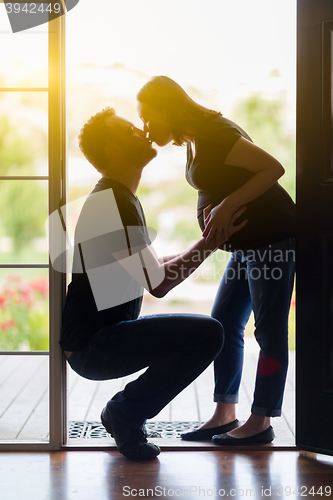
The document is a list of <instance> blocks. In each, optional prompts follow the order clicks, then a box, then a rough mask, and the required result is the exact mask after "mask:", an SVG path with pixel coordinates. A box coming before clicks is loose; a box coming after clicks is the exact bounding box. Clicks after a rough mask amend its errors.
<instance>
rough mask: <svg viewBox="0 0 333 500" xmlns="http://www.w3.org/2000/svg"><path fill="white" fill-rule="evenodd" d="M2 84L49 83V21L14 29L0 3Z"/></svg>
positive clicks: (29, 84) (42, 85) (46, 84)
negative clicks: (15, 31)
mask: <svg viewBox="0 0 333 500" xmlns="http://www.w3.org/2000/svg"><path fill="white" fill-rule="evenodd" d="M0 47H1V50H0V88H1V87H47V86H48V34H47V28H46V25H45V26H44V25H41V26H37V27H36V28H33V29H29V30H25V31H22V32H19V33H13V32H12V30H11V26H10V23H9V19H8V16H7V13H6V9H5V6H4V4H2V3H1V4H0Z"/></svg>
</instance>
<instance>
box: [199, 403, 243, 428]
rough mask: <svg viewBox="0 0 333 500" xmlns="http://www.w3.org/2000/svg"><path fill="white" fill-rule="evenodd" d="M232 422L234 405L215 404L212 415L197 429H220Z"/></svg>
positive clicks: (234, 417)
mask: <svg viewBox="0 0 333 500" xmlns="http://www.w3.org/2000/svg"><path fill="white" fill-rule="evenodd" d="M234 421H236V405H235V404H231V403H216V407H215V412H214V415H213V416H212V418H210V419H209V420H207V422H205V423H204V424H203V425H202V426H201V427H199V429H200V430H201V429H211V428H212V427H220V426H221V425H227V424H230V423H231V422H234ZM237 422H238V420H237ZM235 427H236V426H235ZM226 432H227V431H226Z"/></svg>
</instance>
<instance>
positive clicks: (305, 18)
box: [296, 0, 333, 454]
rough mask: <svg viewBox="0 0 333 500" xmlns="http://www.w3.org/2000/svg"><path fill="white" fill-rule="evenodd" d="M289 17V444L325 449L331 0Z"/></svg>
mask: <svg viewBox="0 0 333 500" xmlns="http://www.w3.org/2000/svg"><path fill="white" fill-rule="evenodd" d="M297 15H298V49H297V50H298V73H297V79H298V83H297V92H298V101H297V106H298V111H297V205H298V228H299V235H298V238H297V285H296V287H297V293H296V296H297V316H296V321H297V344H296V360H297V370H296V394H297V395H296V444H297V446H298V447H299V448H302V449H305V450H310V451H314V452H318V453H327V454H333V432H332V421H333V136H332V132H333V2H332V0H316V1H313V0H298V14H297Z"/></svg>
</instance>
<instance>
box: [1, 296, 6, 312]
mask: <svg viewBox="0 0 333 500" xmlns="http://www.w3.org/2000/svg"><path fill="white" fill-rule="evenodd" d="M5 302H6V297H5V296H4V295H0V309H4V303H5Z"/></svg>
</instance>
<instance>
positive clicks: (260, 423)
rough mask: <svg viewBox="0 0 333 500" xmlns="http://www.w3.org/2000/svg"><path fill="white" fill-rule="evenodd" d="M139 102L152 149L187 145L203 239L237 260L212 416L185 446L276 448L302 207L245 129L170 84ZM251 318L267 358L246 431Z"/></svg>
mask: <svg viewBox="0 0 333 500" xmlns="http://www.w3.org/2000/svg"><path fill="white" fill-rule="evenodd" d="M137 99H138V113H139V115H140V118H141V119H142V121H143V123H144V127H145V130H146V132H147V133H149V137H150V139H151V140H152V141H153V142H155V143H156V144H157V145H158V146H165V145H166V144H168V143H170V142H173V143H174V144H176V145H179V146H180V145H183V144H186V146H187V165H186V179H187V181H188V182H189V184H190V185H191V186H193V187H194V188H195V189H196V190H198V221H199V225H200V227H201V229H202V230H203V235H204V236H205V237H206V239H207V241H210V240H211V239H212V238H216V239H217V238H218V237H219V235H221V233H222V232H223V233H224V236H225V237H226V239H227V241H226V243H225V244H224V245H223V247H220V248H221V249H224V250H227V251H230V252H231V256H230V260H229V262H228V264H227V267H226V269H225V271H224V274H223V277H222V280H221V284H220V286H219V289H218V292H217V296H216V299H215V302H214V305H213V309H212V317H213V318H215V319H217V320H218V321H220V322H221V323H222V325H223V327H224V330H225V343H224V347H223V349H222V350H221V352H220V353H219V354H218V356H217V358H216V359H215V362H214V374H215V389H214V401H215V402H216V403H217V404H216V408H215V412H214V414H213V416H212V418H211V419H210V420H208V421H207V422H206V423H205V424H203V425H202V426H201V427H200V428H199V429H196V430H193V431H191V432H188V433H186V434H182V438H183V439H185V440H207V439H211V438H213V441H214V442H215V443H217V444H222V445H223V444H225V445H245V444H253V443H268V442H271V441H272V440H273V439H274V437H275V435H274V431H273V428H272V426H271V417H277V416H280V415H281V406H282V399H283V393H284V386H285V380H286V375H287V369H288V315H289V308H290V301H291V295H292V290H293V284H294V272H295V250H294V208H295V205H294V202H293V200H292V199H291V197H290V196H289V194H288V193H287V192H286V191H285V190H284V189H283V188H282V187H281V185H280V184H279V183H278V182H277V180H278V179H279V178H280V177H281V176H282V175H283V174H284V168H283V167H282V165H281V164H280V163H279V162H278V161H277V160H276V159H275V158H273V157H272V156H271V155H269V154H268V153H267V152H265V151H264V150H262V149H261V148H259V147H258V146H256V145H255V144H253V142H252V140H251V139H250V137H249V136H248V135H247V133H246V132H244V130H242V129H241V128H240V127H239V126H238V125H236V124H235V123H233V122H232V121H231V120H229V119H227V118H225V117H224V116H222V114H221V113H219V112H217V111H213V110H210V109H207V108H205V107H203V106H201V105H199V104H198V103H196V102H195V101H193V100H192V99H191V98H190V97H189V96H188V95H187V93H186V92H185V91H184V90H183V89H182V88H181V87H180V86H179V85H178V84H177V83H176V82H174V81H173V80H171V79H170V78H168V77H166V76H157V77H154V78H152V79H151V80H150V81H149V82H147V83H146V84H145V85H144V87H143V88H142V89H141V90H140V92H139V93H138V96H137ZM243 206H246V207H247V210H246V211H245V213H244V216H243V217H244V219H245V218H246V219H247V220H248V222H247V224H246V225H245V226H244V228H243V229H242V230H241V231H239V232H238V233H235V234H234V235H232V236H230V235H229V234H228V229H227V228H228V226H229V223H230V220H231V218H232V216H233V214H234V213H235V212H236V211H237V210H238V209H239V208H240V207H243ZM207 207H208V208H207ZM204 209H206V210H205V213H204ZM229 236H230V237H229ZM252 310H253V312H254V318H255V333H254V334H255V338H256V340H257V342H258V344H259V346H260V353H259V360H258V366H257V373H256V383H255V391H254V399H253V404H252V407H251V414H250V416H249V418H248V420H247V421H246V422H245V423H244V424H243V425H240V423H239V421H238V420H237V419H236V403H237V402H238V392H239V386H240V381H241V376H242V369H243V355H244V329H245V325H246V323H247V321H248V319H249V316H250V313H251V311H252Z"/></svg>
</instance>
